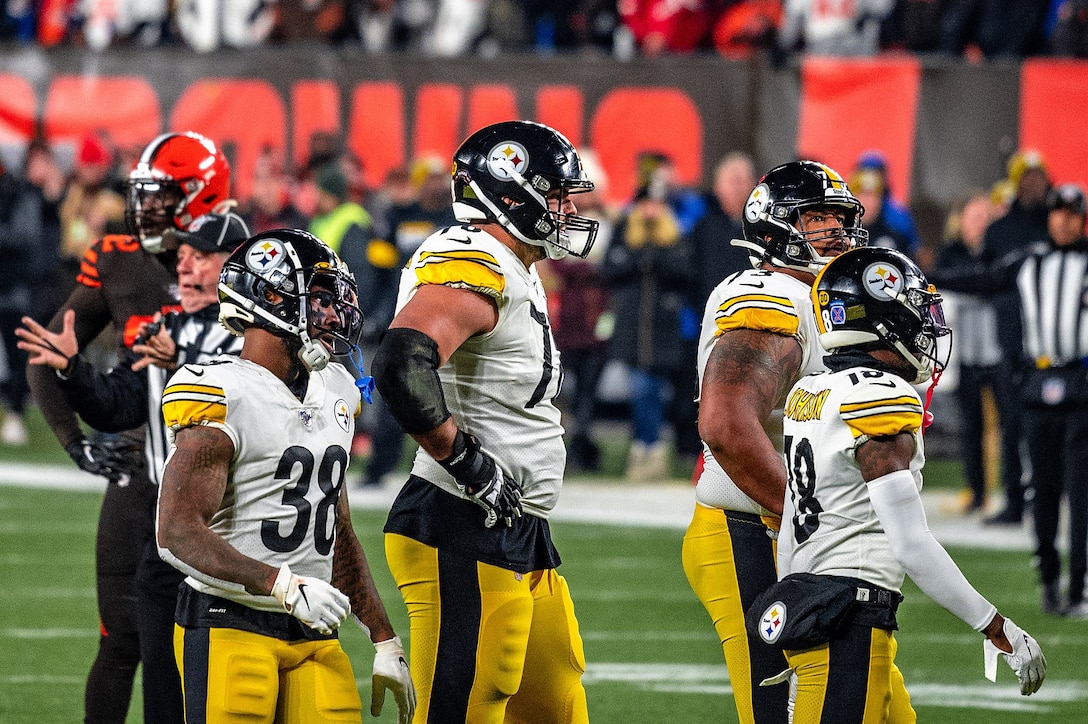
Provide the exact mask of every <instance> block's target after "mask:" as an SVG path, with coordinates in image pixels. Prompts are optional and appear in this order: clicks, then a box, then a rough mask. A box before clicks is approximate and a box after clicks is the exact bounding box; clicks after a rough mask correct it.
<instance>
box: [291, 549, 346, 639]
mask: <svg viewBox="0 0 1088 724" xmlns="http://www.w3.org/2000/svg"><path fill="white" fill-rule="evenodd" d="M272 597H273V598H275V599H276V600H277V601H279V602H280V603H281V604H282V605H283V609H284V610H285V611H287V613H289V614H291V615H292V616H294V617H295V618H297V619H298V620H299V621H302V623H304V624H306V625H307V626H309V627H310V628H312V629H314V630H315V631H319V632H320V633H323V634H326V635H327V634H331V633H332V632H333V631H335V630H336V629H337V628H339V627H340V624H342V623H343V622H344V619H346V618H347V617H348V614H349V613H351V602H350V601H348V597H347V596H345V595H344V594H343V593H341V592H340V591H338V590H337V589H336V587H335V586H333V585H332V584H331V583H327V582H325V581H322V580H321V579H320V578H311V577H310V576H296V575H294V574H293V573H291V569H290V568H289V567H288V565H287V564H286V563H284V564H283V565H282V566H280V573H279V575H278V576H276V582H275V583H274V584H272Z"/></svg>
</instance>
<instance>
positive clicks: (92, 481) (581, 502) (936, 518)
mask: <svg viewBox="0 0 1088 724" xmlns="http://www.w3.org/2000/svg"><path fill="white" fill-rule="evenodd" d="M403 477H406V476H404V475H403V474H398V475H397V476H389V478H387V481H386V483H385V484H384V485H382V486H379V487H375V488H355V487H353V488H351V489H350V490H349V493H348V494H349V497H350V499H351V504H352V507H354V508H359V509H365V510H388V509H389V507H390V505H392V502H393V498H394V497H396V494H397V490H398V489H399V481H400V480H401V478H403ZM0 485H16V486H23V487H32V488H53V489H59V490H87V491H96V492H97V491H101V490H102V489H103V488H104V485H105V483H104V481H103V480H102V479H101V478H98V477H96V476H94V475H90V474H89V473H85V472H83V471H82V470H79V469H77V468H76V467H75V466H74V465H73V466H70V467H69V466H56V465H54V466H48V465H20V464H15V463H0ZM955 496H956V494H955V492H953V491H943V490H941V491H933V492H926V491H923V495H922V500H923V503H924V504H925V507H926V516H927V519H928V521H929V526H930V529H931V530H932V531H933V534H934V535H935V536H936V538H937V540H939V541H941V542H942V543H944V544H946V545H955V546H963V547H969V548H986V549H992V550H1032V549H1033V548H1034V545H1033V542H1032V534H1031V525H1030V521H1027V522H1025V523H1024V524H1023V525H1022V526H1019V527H1006V526H993V527H991V526H984V525H983V524H982V520H981V518H980V517H979V516H977V515H976V516H962V515H958V514H955V513H952V512H950V511H951V510H954V506H953V505H951V500H952V499H954V498H955ZM694 507H695V490H694V488H693V487H692V486H691V485H690V484H689V483H687V482H685V481H675V480H673V481H667V482H662V483H660V484H641V483H640V484H635V483H627V482H624V481H622V480H616V481H599V480H594V481H592V482H585V481H579V480H578V479H572V480H570V481H568V482H567V483H566V485H565V486H564V488H563V492H562V494H561V495H560V498H559V504H558V505H557V506H556V507H555V510H553V511H552V515H551V517H552V519H553V520H557V521H572V522H583V523H604V524H615V525H624V526H644V527H654V528H668V529H672V530H684V529H686V528H687V526H688V523H690V522H691V514H692V511H693V510H694ZM1061 530H1064V525H1063V527H1062V528H1061ZM1059 540H1062V545H1064V536H1059Z"/></svg>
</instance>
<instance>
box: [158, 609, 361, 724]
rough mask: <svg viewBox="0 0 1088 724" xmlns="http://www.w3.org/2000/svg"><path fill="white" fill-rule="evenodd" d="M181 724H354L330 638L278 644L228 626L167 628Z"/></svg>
mask: <svg viewBox="0 0 1088 724" xmlns="http://www.w3.org/2000/svg"><path fill="white" fill-rule="evenodd" d="M174 654H175V656H176V657H177V662H178V670H179V671H180V672H181V679H182V687H183V689H184V693H185V721H186V724H234V723H238V722H245V723H246V724H272V722H276V724H311V722H313V723H323V722H361V721H362V703H361V702H360V700H359V689H358V687H356V685H355V675H354V674H353V673H352V670H351V661H350V660H349V659H348V657H347V654H345V653H344V650H343V649H342V648H341V647H340V642H339V641H338V640H337V639H328V640H323V641H281V640H279V639H275V638H272V637H270V636H262V635H260V634H255V633H250V632H248V631H239V630H237V629H231V628H211V629H206V628H196V629H185V628H182V627H181V626H175V627H174Z"/></svg>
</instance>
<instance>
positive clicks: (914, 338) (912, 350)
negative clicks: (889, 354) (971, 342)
mask: <svg viewBox="0 0 1088 724" xmlns="http://www.w3.org/2000/svg"><path fill="white" fill-rule="evenodd" d="M896 301H897V302H899V304H901V305H902V306H903V307H904V309H905V310H906V311H907V312H908V313H910V314H911V315H912V317H913V318H914V319H915V320H917V321H914V320H912V322H913V323H912V324H910V325H902V326H903V327H909V329H906V328H905V329H903V331H902V332H894V331H892V330H889V329H888V328H887V327H886V326H885V325H884V324H883V323H877V325H876V327H877V331H878V332H880V334H881V336H882V337H883V338H884V339H885V341H887V342H888V343H889V344H890V345H891V346H892V347H893V348H895V350H896V351H897V352H899V354H900V355H901V356H902V357H903V359H904V360H905V361H907V362H908V363H910V365H911V366H912V367H914V369H915V370H916V372H917V375H916V376H915V378H914V380H912V381H911V383H912V384H915V385H918V384H922V383H923V382H927V381H928V380H929V379H930V378H931V377H933V376H934V375H937V374H940V373H941V372H943V371H944V369H945V367H947V366H948V359H949V357H950V356H951V354H952V345H951V344H949V345H947V346H946V347H945V349H944V352H943V353H942V352H941V349H940V347H939V346H938V344H937V340H938V339H939V338H941V337H945V336H949V335H951V334H952V330H951V328H949V326H948V325H947V324H946V323H945V318H944V308H943V307H942V306H941V301H942V300H941V295H940V294H938V293H937V292H936V290H935V289H934V287H933V285H932V284H931V285H929V286H928V287H927V288H926V289H907V290H905V291H904V292H902V293H900V295H899V296H898V297H897V298H896ZM895 326H896V327H899V326H900V325H895ZM911 332H913V334H911ZM907 337H909V339H908V338H907Z"/></svg>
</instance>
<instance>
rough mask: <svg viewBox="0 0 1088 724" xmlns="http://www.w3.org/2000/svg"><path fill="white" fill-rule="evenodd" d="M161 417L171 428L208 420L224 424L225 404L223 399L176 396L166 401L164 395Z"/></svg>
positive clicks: (197, 423) (198, 423)
mask: <svg viewBox="0 0 1088 724" xmlns="http://www.w3.org/2000/svg"><path fill="white" fill-rule="evenodd" d="M162 417H163V420H164V421H165V422H166V426H167V427H169V428H171V429H173V430H177V429H180V428H183V427H190V426H192V425H202V424H205V423H208V422H217V423H219V424H225V423H226V421H227V405H226V402H225V401H223V400H219V401H209V400H194V399H185V398H178V399H175V400H171V401H167V400H166V398H165V397H164V398H163V403H162Z"/></svg>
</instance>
